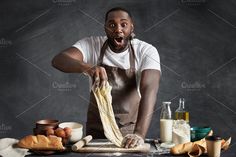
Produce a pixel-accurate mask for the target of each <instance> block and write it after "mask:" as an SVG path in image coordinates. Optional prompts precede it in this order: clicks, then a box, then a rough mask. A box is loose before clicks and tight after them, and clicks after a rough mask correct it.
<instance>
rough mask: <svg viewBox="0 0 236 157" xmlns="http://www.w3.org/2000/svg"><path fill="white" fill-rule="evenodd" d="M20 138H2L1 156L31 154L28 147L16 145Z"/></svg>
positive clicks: (10, 156)
mask: <svg viewBox="0 0 236 157" xmlns="http://www.w3.org/2000/svg"><path fill="white" fill-rule="evenodd" d="M18 141H19V140H17V139H14V138H2V139H0V156H2V157H24V156H26V155H29V154H31V153H30V152H28V151H29V150H28V149H23V148H19V147H17V146H16V144H17V143H18Z"/></svg>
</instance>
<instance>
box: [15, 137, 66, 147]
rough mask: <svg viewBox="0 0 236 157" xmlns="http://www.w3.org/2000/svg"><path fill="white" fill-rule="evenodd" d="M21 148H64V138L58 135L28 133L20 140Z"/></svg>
mask: <svg viewBox="0 0 236 157" xmlns="http://www.w3.org/2000/svg"><path fill="white" fill-rule="evenodd" d="M18 146H19V147H21V148H27V149H32V150H64V149H65V147H63V145H62V138H61V137H57V136H48V137H47V136H44V135H37V136H33V135H28V136H26V137H24V138H22V139H21V140H20V141H19V142H18Z"/></svg>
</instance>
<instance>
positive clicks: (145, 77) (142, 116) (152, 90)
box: [134, 70, 160, 138]
mask: <svg viewBox="0 0 236 157" xmlns="http://www.w3.org/2000/svg"><path fill="white" fill-rule="evenodd" d="M159 81H160V72H159V71H157V70H145V71H143V72H142V75H141V82H140V93H141V100H140V104H139V111H138V117H137V122H136V126H135V130H134V133H136V134H138V135H140V136H142V137H143V138H145V136H146V134H147V131H148V128H149V125H150V122H151V120H152V115H153V111H154V107H155V103H156V98H157V92H158V88H159Z"/></svg>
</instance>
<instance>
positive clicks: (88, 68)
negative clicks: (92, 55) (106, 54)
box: [52, 47, 107, 85]
mask: <svg viewBox="0 0 236 157" xmlns="http://www.w3.org/2000/svg"><path fill="white" fill-rule="evenodd" d="M52 66H53V67H55V68H56V69H58V70H60V71H63V72H67V73H82V72H84V73H87V74H88V75H89V76H90V77H91V78H93V79H94V80H96V85H99V84H100V85H102V84H105V82H106V80H107V74H106V70H105V69H104V68H103V67H100V66H94V65H91V64H88V63H85V62H83V55H82V52H81V51H80V50H79V49H77V48H74V47H71V48H68V49H66V50H64V51H62V52H61V53H59V54H58V55H56V56H55V57H54V58H53V59H52ZM95 78H96V79H95Z"/></svg>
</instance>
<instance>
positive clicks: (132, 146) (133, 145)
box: [129, 139, 139, 148]
mask: <svg viewBox="0 0 236 157" xmlns="http://www.w3.org/2000/svg"><path fill="white" fill-rule="evenodd" d="M138 141H139V140H138V139H133V140H132V142H131V144H130V147H129V148H134V147H136V146H137V145H138Z"/></svg>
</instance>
